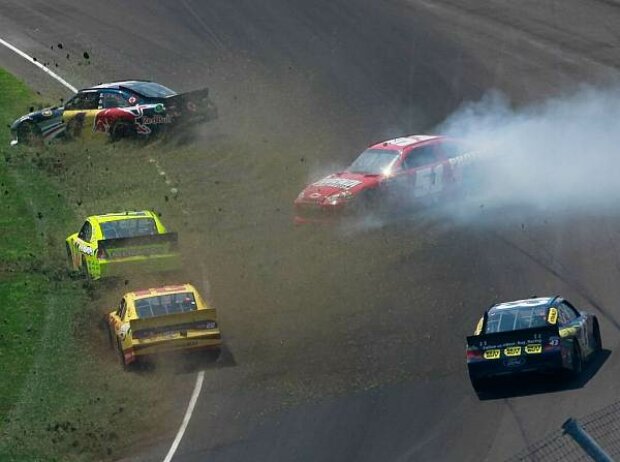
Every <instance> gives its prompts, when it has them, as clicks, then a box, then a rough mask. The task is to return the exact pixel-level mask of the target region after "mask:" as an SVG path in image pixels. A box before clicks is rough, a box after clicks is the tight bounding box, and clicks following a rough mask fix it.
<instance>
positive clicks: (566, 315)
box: [558, 302, 577, 324]
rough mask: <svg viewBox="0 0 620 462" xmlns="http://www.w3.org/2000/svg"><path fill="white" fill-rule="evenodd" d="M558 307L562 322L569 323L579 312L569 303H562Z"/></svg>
mask: <svg viewBox="0 0 620 462" xmlns="http://www.w3.org/2000/svg"><path fill="white" fill-rule="evenodd" d="M558 309H559V311H560V323H562V324H567V323H569V322H571V321H573V320H574V319H575V318H576V317H577V313H576V312H575V310H574V309H573V308H572V307H571V306H569V305H568V304H567V303H564V302H562V303H560V306H558Z"/></svg>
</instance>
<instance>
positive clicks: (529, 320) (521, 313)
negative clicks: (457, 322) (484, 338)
mask: <svg viewBox="0 0 620 462" xmlns="http://www.w3.org/2000/svg"><path fill="white" fill-rule="evenodd" d="M546 325H547V307H546V306H534V307H515V308H499V309H491V310H490V311H489V313H488V315H487V322H486V328H485V330H484V332H485V333H486V334H494V333H497V332H510V331H513V330H521V329H530V328H532V327H544V326H546Z"/></svg>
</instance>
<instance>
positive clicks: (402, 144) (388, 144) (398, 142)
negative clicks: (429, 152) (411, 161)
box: [370, 135, 441, 150]
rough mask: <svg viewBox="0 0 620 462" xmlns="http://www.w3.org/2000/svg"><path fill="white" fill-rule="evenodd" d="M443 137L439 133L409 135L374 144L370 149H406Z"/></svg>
mask: <svg viewBox="0 0 620 462" xmlns="http://www.w3.org/2000/svg"><path fill="white" fill-rule="evenodd" d="M439 138H441V136H439V135H408V136H401V137H399V138H392V139H390V140H385V141H381V142H380V143H376V144H373V145H372V146H370V149H398V150H400V149H404V148H408V147H411V146H413V145H416V144H422V143H426V142H427V141H432V140H436V139H439Z"/></svg>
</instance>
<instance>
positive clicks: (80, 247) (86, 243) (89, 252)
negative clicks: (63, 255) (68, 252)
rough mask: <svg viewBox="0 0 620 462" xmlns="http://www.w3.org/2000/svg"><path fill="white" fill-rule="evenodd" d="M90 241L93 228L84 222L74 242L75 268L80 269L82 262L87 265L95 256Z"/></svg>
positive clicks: (88, 222)
mask: <svg viewBox="0 0 620 462" xmlns="http://www.w3.org/2000/svg"><path fill="white" fill-rule="evenodd" d="M92 240H93V226H92V224H91V222H90V221H88V220H86V221H85V222H84V224H83V225H82V227H81V228H80V232H79V233H78V235H77V237H76V239H75V242H74V245H75V251H74V255H75V256H76V257H75V258H76V261H74V263H75V266H76V267H82V264H83V262H86V263H87V264H88V262H89V260H91V259H92V257H93V255H94V254H95V249H94V246H93V244H92Z"/></svg>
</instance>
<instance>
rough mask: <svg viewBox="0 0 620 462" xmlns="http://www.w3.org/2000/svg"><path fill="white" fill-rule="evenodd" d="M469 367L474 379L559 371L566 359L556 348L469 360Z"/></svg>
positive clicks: (471, 376) (470, 375) (470, 374)
mask: <svg viewBox="0 0 620 462" xmlns="http://www.w3.org/2000/svg"><path fill="white" fill-rule="evenodd" d="M467 368H468V370H469V377H470V378H471V379H472V380H484V379H491V378H494V377H503V376H508V375H516V374H525V373H531V372H553V371H559V370H561V369H563V368H564V361H563V358H562V352H561V350H556V351H550V352H543V353H541V354H538V355H525V356H517V357H514V358H506V357H502V358H500V359H494V360H479V361H475V362H468V363H467Z"/></svg>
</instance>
